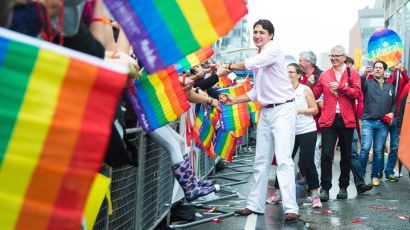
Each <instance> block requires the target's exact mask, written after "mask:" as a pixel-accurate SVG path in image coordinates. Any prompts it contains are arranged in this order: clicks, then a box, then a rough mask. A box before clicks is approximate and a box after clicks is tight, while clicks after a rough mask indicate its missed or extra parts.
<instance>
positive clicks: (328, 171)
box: [320, 113, 354, 190]
mask: <svg viewBox="0 0 410 230" xmlns="http://www.w3.org/2000/svg"><path fill="white" fill-rule="evenodd" d="M321 131H322V156H321V158H320V160H321V162H320V167H321V174H322V175H321V178H320V179H321V180H320V185H321V187H322V189H324V190H330V188H332V163H333V158H334V156H335V146H336V140H337V137H339V142H340V155H341V156H340V177H339V187H340V188H343V189H346V188H347V187H348V186H349V177H350V165H351V163H350V159H351V156H352V138H353V131H354V128H346V126H345V124H344V122H343V119H342V117H341V115H340V113H337V114H336V115H335V120H334V121H333V124H332V125H331V126H330V127H326V128H322V130H321Z"/></svg>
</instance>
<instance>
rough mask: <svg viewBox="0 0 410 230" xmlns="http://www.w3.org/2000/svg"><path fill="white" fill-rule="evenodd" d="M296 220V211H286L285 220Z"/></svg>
mask: <svg viewBox="0 0 410 230" xmlns="http://www.w3.org/2000/svg"><path fill="white" fill-rule="evenodd" d="M297 220H298V214H296V213H291V212H290V213H286V214H285V221H286V222H295V221H297Z"/></svg>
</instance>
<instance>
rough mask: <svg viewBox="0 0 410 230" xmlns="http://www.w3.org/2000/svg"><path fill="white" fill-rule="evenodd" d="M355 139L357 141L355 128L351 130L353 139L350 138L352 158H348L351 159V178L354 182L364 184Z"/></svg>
mask: <svg viewBox="0 0 410 230" xmlns="http://www.w3.org/2000/svg"><path fill="white" fill-rule="evenodd" d="M357 141H358V134H357V130H356V129H355V130H354V132H353V139H352V158H351V159H350V161H351V164H352V165H351V167H352V173H353V179H354V183H355V184H356V186H357V185H361V184H365V183H364V177H363V175H362V172H363V170H362V166H361V165H360V160H359V154H358V152H357Z"/></svg>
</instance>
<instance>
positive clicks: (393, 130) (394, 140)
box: [384, 119, 400, 176]
mask: <svg viewBox="0 0 410 230" xmlns="http://www.w3.org/2000/svg"><path fill="white" fill-rule="evenodd" d="M389 131H390V153H389V157H388V158H387V163H386V168H385V169H384V174H385V175H386V176H390V175H393V174H394V172H393V169H394V166H395V165H396V161H397V150H398V148H399V138H400V130H399V128H398V127H397V119H394V120H393V124H392V125H391V126H390V128H389Z"/></svg>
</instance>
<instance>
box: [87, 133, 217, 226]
mask: <svg viewBox="0 0 410 230" xmlns="http://www.w3.org/2000/svg"><path fill="white" fill-rule="evenodd" d="M127 133H138V134H139V135H138V138H137V139H136V140H135V142H136V144H137V146H138V153H137V154H138V163H139V165H138V167H134V166H123V167H119V168H111V167H109V166H104V167H103V169H102V170H101V173H102V174H104V175H106V176H108V177H111V179H112V182H111V186H110V191H111V203H112V209H113V210H112V211H113V212H112V215H109V208H108V202H107V200H104V202H103V204H102V205H101V207H100V211H99V214H98V216H97V220H96V222H95V225H94V229H95V230H106V229H109V230H116V229H121V230H122V229H132V230H151V229H155V227H157V226H158V224H159V223H160V222H161V221H163V220H164V219H166V220H167V222H169V214H170V208H171V201H172V192H173V186H174V176H173V174H172V171H171V165H172V163H171V160H170V158H169V153H168V152H166V151H165V149H163V148H162V147H160V146H159V145H158V144H156V143H155V142H154V141H153V140H152V139H151V138H150V137H149V136H148V135H147V134H146V133H145V132H143V131H142V130H141V128H134V129H127ZM197 161H198V163H197V164H196V165H197V166H198V167H199V169H198V170H197V171H198V176H199V177H201V178H205V177H206V176H207V175H209V174H210V173H212V172H213V170H214V168H215V159H214V158H209V157H208V156H207V155H206V154H205V153H203V152H201V153H199V155H198V157H197Z"/></svg>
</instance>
